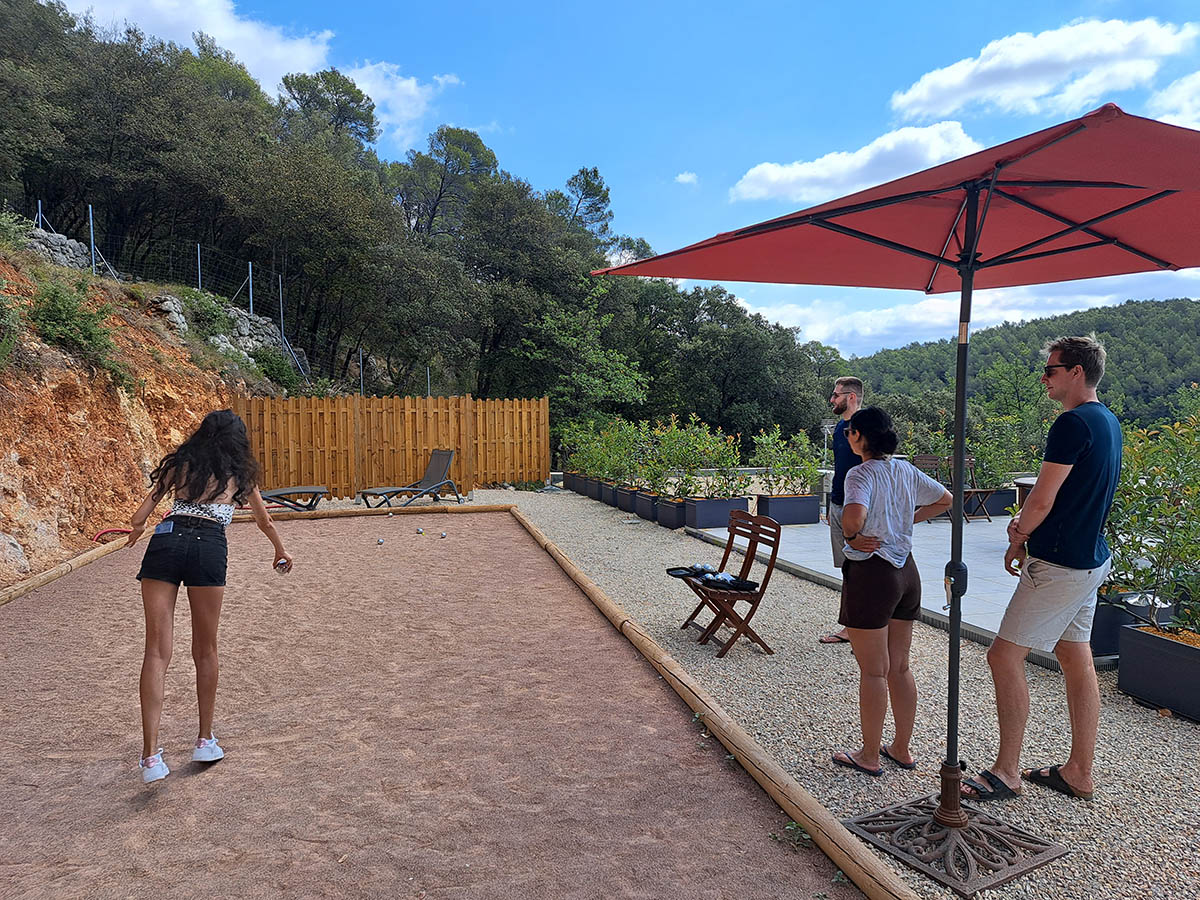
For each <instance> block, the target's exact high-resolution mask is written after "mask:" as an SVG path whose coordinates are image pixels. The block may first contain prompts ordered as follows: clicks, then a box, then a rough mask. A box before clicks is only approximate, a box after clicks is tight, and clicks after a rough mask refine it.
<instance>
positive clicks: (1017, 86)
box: [892, 19, 1200, 119]
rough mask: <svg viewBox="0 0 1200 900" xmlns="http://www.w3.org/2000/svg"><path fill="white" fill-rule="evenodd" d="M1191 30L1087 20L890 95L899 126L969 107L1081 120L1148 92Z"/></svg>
mask: <svg viewBox="0 0 1200 900" xmlns="http://www.w3.org/2000/svg"><path fill="white" fill-rule="evenodd" d="M1197 34H1200V26H1197V25H1196V24H1195V23H1190V22H1189V23H1186V24H1183V25H1172V24H1170V23H1162V22H1159V21H1158V20H1156V19H1142V20H1140V21H1137V22H1125V21H1122V20H1120V19H1110V20H1108V21H1104V22H1102V21H1099V20H1096V19H1091V20H1088V21H1083V22H1073V23H1071V24H1070V25H1064V26H1063V27H1061V28H1055V29H1053V30H1050V31H1043V32H1040V33H1038V34H1029V33H1028V32H1020V33H1018V34H1010V35H1008V36H1007V37H1002V38H1000V39H999V40H995V41H992V42H991V43H990V44H988V45H987V46H986V47H984V48H983V50H981V51H980V53H979V55H978V56H976V57H974V58H971V59H962V60H959V61H958V62H956V63H953V64H952V65H949V66H946V67H945V68H942V69H935V70H934V71H932V72H927V73H926V74H924V75H922V76H921V78H920V79H918V80H917V82H916V83H915V84H913V85H912V86H911V87H909V88H908V89H907V90H904V91H897V92H896V93H895V94H893V95H892V109H894V110H896V111H897V112H899V113H900V114H901V115H903V116H904V117H905V118H909V119H925V118H937V117H941V116H948V115H952V114H953V113H955V112H956V111H957V110H960V109H963V108H964V107H967V106H971V105H980V106H984V107H990V108H994V109H998V110H1001V111H1004V112H1013V113H1023V114H1030V115H1032V114H1037V113H1042V112H1057V113H1070V112H1079V111H1082V110H1084V109H1086V108H1088V107H1089V106H1094V105H1096V104H1097V103H1098V102H1099V101H1100V100H1101V99H1102V98H1104V97H1105V96H1107V95H1108V94H1111V93H1112V92H1113V91H1120V90H1127V89H1129V88H1133V87H1139V86H1143V85H1147V84H1149V83H1150V82H1151V81H1152V80H1153V79H1154V76H1155V75H1156V74H1157V72H1158V68H1159V65H1160V63H1161V61H1162V60H1163V59H1164V58H1165V57H1168V56H1174V55H1177V54H1180V53H1184V52H1187V51H1188V50H1190V49H1191V47H1192V45H1193V44H1194V42H1195V40H1196V36H1197Z"/></svg>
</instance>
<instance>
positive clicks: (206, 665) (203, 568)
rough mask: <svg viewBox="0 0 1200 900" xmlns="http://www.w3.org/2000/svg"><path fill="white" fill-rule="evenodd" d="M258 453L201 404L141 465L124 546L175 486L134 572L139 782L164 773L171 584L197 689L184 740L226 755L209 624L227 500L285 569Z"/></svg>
mask: <svg viewBox="0 0 1200 900" xmlns="http://www.w3.org/2000/svg"><path fill="white" fill-rule="evenodd" d="M258 475H259V469H258V463H257V461H256V460H255V459H254V456H253V454H252V453H251V452H250V441H249V439H248V438H247V437H246V426H245V423H243V422H242V420H241V419H240V418H238V416H237V415H236V414H235V413H234V412H233V411H232V410H229V409H223V410H219V411H217V412H212V413H209V414H208V415H207V416H205V417H204V421H203V422H201V423H200V427H199V428H197V429H196V431H195V433H193V434H192V436H191V437H189V438H188V439H187V440H186V441H184V442H183V443H182V444H180V445H179V447H178V448H177V449H176V450H175V452H174V453H168V454H167V455H166V456H164V457H163V458H162V461H161V462H159V464H158V466H157V467H156V468H155V469H154V471H153V472H151V473H150V480H151V483H152V487H151V489H150V493H149V494H147V495H146V499H145V500H143V501H142V504H141V506H139V507H138V508H137V512H135V513H134V514H133V519H132V521H131V522H130V526H131V529H130V532H129V539H128V540H127V541H126V543H125V546H126V547H132V546H133V545H134V544H135V543H137V540H138V538H140V537H141V536H142V533H143V532H144V531H145V530H146V520H147V519H148V518H149V516H150V514H151V513H152V512H153V511H154V507H155V506H157V505H158V502H159V501H160V500H162V499H163V498H164V497H165V496H166V495H167V494H173V495H174V503H173V504H172V507H171V513H170V515H168V516H167V517H166V518H165V519H163V521H162V522H161V523H160V524H159V525H157V526H156V527H155V529H154V535H153V537H151V539H150V543H149V545H148V546H147V547H146V554H145V556H144V557H143V559H142V567H141V570H140V571H139V572H138V576H137V577H138V580H139V581H141V583H142V605H143V607H144V608H145V612H146V651H145V656H144V657H143V659H142V676H141V682H140V694H141V703H142V741H143V742H142V757H141V761H140V762H139V764H138V768H139V769H140V771H141V773H142V780H143V781H145V782H147V783H148V782H151V781H158V780H159V779H161V778H166V777H167V774H168V773H169V769H168V768H167V764H166V763H165V762H164V761H163V754H162V748H161V747H159V746H158V728H159V720H160V719H161V717H162V705H163V682H164V680H165V677H166V674H167V665H168V664H169V663H170V661H171V645H172V640H173V637H174V616H175V600H176V597H177V596H178V594H179V585H180V584H181V583H182V584H185V585H187V589H188V592H187V593H188V605H189V606H190V607H191V612H192V659H193V660H195V663H196V698H197V701H198V705H199V708H200V730H199V733H198V736H197V738H196V743H195V746H194V747H193V748H192V759H193V760H194V761H196V762H216V761H217V760H218V759H221V758H222V757H223V756H224V755H225V751H224V750H223V749H221V747H220V745H219V744H218V743H217V739H216V737H215V736H214V735H213V731H212V722H213V707H214V706H215V704H216V699H217V675H218V662H217V626H218V624H219V622H220V618H221V604H222V602H223V600H224V597H225V569H226V562H227V559H228V545H227V544H226V540H225V526H226V525H228V524H229V522H230V521H231V520H232V519H233V510H234V507H235V506H236V505H238V504H241V503H245V502H247V501H248V502H249V504H250V509H251V510H252V512H253V514H254V521H255V523H256V524H257V525H258V527H259V529H260V530H261V531H262V532H263V534H265V535H266V536H267V537H268V538H269V539H270V541H271V545H272V547H273V551H274V552H273V555H272V557H271V562H272V565H274V566H275V567H276V568H278V569H279V571H281V572H286V571H288V570H290V569H291V566H292V558H291V557H290V556H288V554H287V551H285V550H284V549H283V542H282V541H281V540H280V538H279V534H278V533H277V532H276V530H275V525H274V523H273V522H272V521H271V516H270V515H269V514H268V513H267V507H266V505H265V504H264V503H263V499H262V495H261V494H260V493H259V491H258V487H257V484H258Z"/></svg>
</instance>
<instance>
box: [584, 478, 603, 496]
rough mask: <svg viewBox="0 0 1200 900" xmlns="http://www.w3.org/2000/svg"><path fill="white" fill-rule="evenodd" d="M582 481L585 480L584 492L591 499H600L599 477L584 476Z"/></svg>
mask: <svg viewBox="0 0 1200 900" xmlns="http://www.w3.org/2000/svg"><path fill="white" fill-rule="evenodd" d="M584 481H585V482H586V484H585V485H584V488H585V490H584V493H586V494H587V495H588V496H589V497H591V498H592V499H593V500H599V499H600V479H599V478H585V479H584Z"/></svg>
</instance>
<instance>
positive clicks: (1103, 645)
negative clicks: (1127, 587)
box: [1092, 593, 1175, 656]
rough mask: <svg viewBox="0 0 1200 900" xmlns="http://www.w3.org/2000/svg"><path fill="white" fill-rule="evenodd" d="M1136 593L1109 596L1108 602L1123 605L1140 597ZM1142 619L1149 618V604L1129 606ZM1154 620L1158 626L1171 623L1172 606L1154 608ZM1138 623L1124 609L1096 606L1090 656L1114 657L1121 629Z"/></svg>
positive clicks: (1117, 650) (1099, 604)
mask: <svg viewBox="0 0 1200 900" xmlns="http://www.w3.org/2000/svg"><path fill="white" fill-rule="evenodd" d="M1140 596H1141V594H1138V593H1123V594H1116V595H1112V594H1110V595H1109V598H1108V599H1109V600H1113V601H1120V602H1122V603H1125V602H1126V601H1128V600H1129V599H1131V598H1136V597H1140ZM1101 599H1103V598H1101ZM1129 605H1130V606H1132V608H1133V610H1134V612H1136V613H1137V614H1138V615H1139V616H1141V617H1142V618H1145V619H1148V618H1150V610H1151V608H1152V607H1151V606H1150V605H1149V604H1145V605H1143V604H1129ZM1154 610H1155V614H1154V619H1155V621H1156V622H1158V623H1159V624H1160V625H1165V624H1166V623H1167V622H1170V621H1171V618H1172V616H1174V615H1175V607H1174V606H1161V607H1154ZM1136 623H1138V620H1137V619H1136V618H1134V617H1133V615H1131V614H1130V613H1129V612H1128V611H1127V610H1126V609H1125V608H1121V607H1116V606H1109V605H1108V604H1107V603H1097V604H1096V617H1095V619H1093V620H1092V656H1115V655H1117V654H1118V653H1120V650H1121V647H1120V641H1121V629H1122V628H1124V627H1125V626H1126V625H1133V624H1136Z"/></svg>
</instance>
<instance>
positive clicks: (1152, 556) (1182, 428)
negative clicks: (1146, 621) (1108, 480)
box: [1105, 415, 1200, 633]
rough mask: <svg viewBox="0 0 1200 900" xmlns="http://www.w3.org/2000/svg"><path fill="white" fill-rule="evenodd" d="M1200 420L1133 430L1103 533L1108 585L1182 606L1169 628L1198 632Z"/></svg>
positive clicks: (1163, 603)
mask: <svg viewBox="0 0 1200 900" xmlns="http://www.w3.org/2000/svg"><path fill="white" fill-rule="evenodd" d="M1197 509H1200V415H1193V416H1191V417H1189V418H1187V419H1184V420H1183V421H1182V422H1176V423H1175V424H1174V425H1161V426H1155V427H1153V428H1134V429H1129V430H1128V431H1127V432H1126V434H1125V449H1124V453H1123V455H1122V460H1121V480H1120V482H1119V483H1118V485H1117V493H1116V496H1115V498H1114V499H1113V506H1112V511H1111V512H1110V513H1109V517H1108V523H1107V526H1106V530H1105V536H1106V538H1107V540H1108V545H1109V549H1110V550H1112V561H1113V567H1112V572H1111V573H1110V575H1109V578H1108V581H1109V584H1110V585H1111V587H1112V588H1113V589H1114V590H1117V591H1137V592H1139V593H1142V594H1145V595H1147V596H1149V597H1152V598H1153V599H1154V602H1155V604H1156V605H1158V606H1167V605H1170V604H1176V609H1177V612H1176V619H1175V620H1174V622H1173V625H1172V626H1171V627H1175V628H1185V629H1187V630H1189V631H1196V632H1197V633H1200V609H1197V604H1200V591H1198V590H1197V589H1198V588H1200V562H1198V561H1200V515H1197V512H1196V510H1197Z"/></svg>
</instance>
